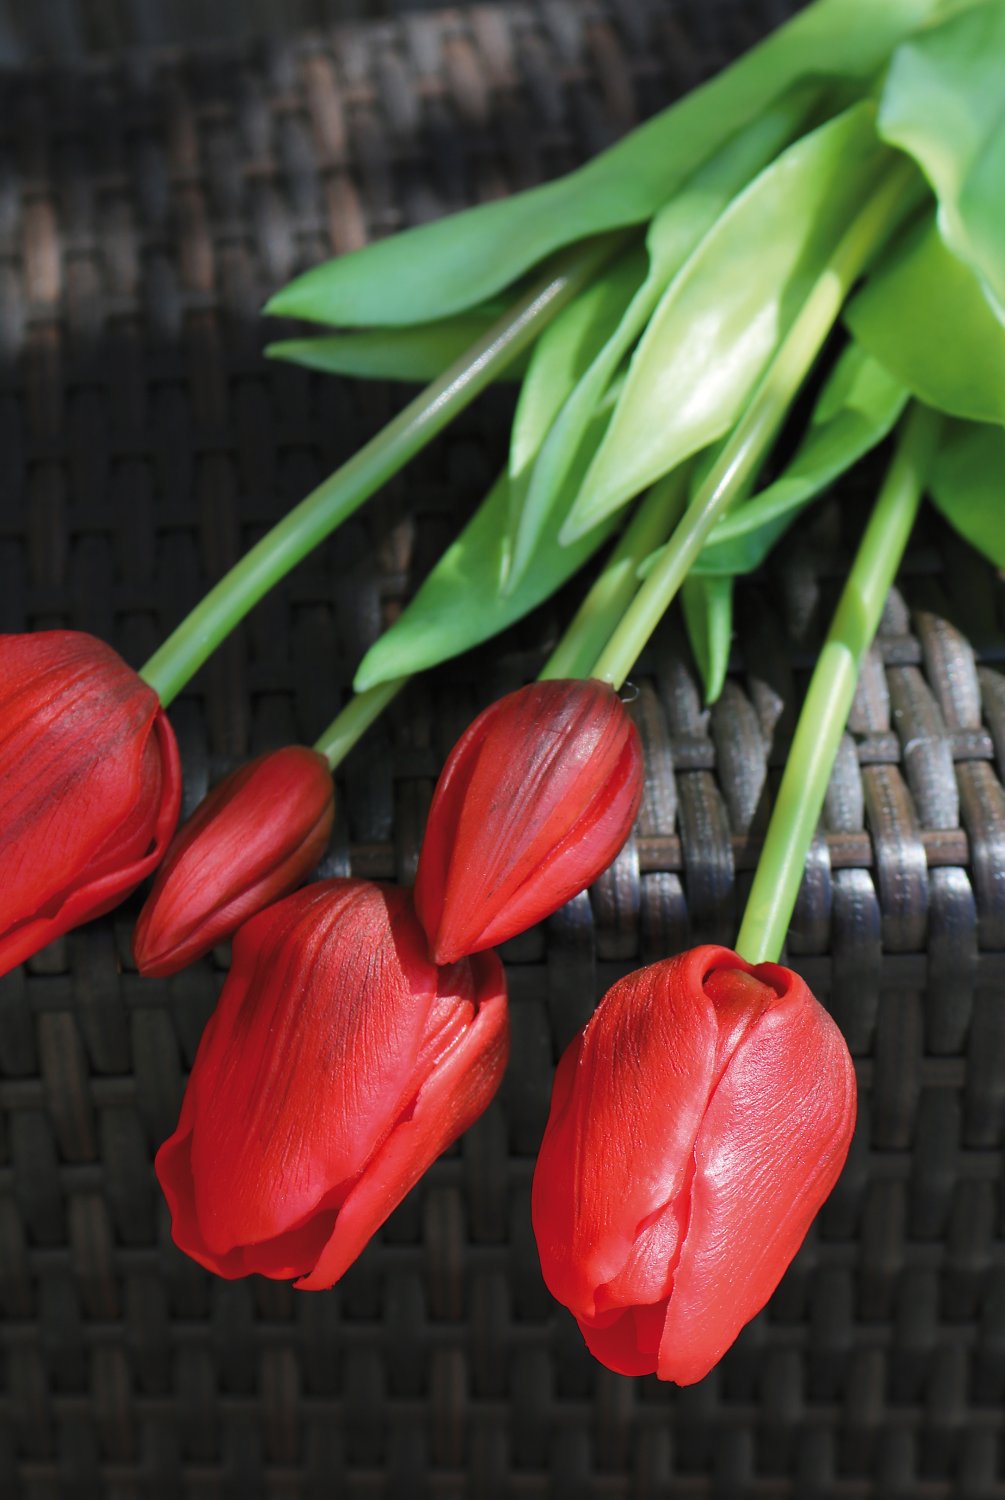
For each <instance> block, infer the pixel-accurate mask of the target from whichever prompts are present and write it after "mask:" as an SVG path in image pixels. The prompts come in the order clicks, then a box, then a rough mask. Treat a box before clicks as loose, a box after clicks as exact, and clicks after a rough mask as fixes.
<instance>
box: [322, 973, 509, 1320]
mask: <svg viewBox="0 0 1005 1500" xmlns="http://www.w3.org/2000/svg"><path fill="white" fill-rule="evenodd" d="M465 967H468V966H467V965H465ZM470 970H471V973H472V975H473V979H474V998H475V1002H476V1004H477V1013H476V1015H475V1018H474V1020H473V1022H472V1023H471V1024H470V1025H468V1026H466V1027H465V1028H464V1030H463V1031H462V1032H459V1033H455V1036H454V1039H453V1043H452V1045H451V1046H450V1049H449V1051H448V1052H447V1053H446V1054H445V1055H443V1054H442V1053H441V1054H440V1055H439V1057H438V1058H437V1059H436V1060H435V1067H433V1066H431V1071H430V1072H429V1073H428V1075H427V1077H426V1079H425V1081H424V1082H423V1084H422V1085H421V1087H420V1088H419V1091H418V1094H417V1096H416V1098H415V1101H414V1104H413V1106H412V1107H411V1109H410V1110H409V1111H408V1113H407V1114H406V1116H405V1117H404V1118H402V1119H400V1120H399V1121H398V1123H397V1124H396V1126H395V1128H394V1129H393V1130H392V1131H391V1133H390V1134H389V1135H388V1137H387V1139H386V1140H385V1142H384V1144H383V1145H382V1146H381V1147H380V1148H379V1149H378V1151H377V1152H376V1154H375V1155H374V1156H373V1158H372V1159H371V1161H370V1162H369V1163H368V1164H367V1166H366V1168H365V1170H364V1172H363V1173H362V1175H361V1177H360V1178H359V1180H358V1182H357V1183H356V1185H355V1186H354V1187H353V1188H352V1189H351V1190H350V1192H349V1194H348V1196H347V1197H346V1199H345V1201H344V1202H343V1204H342V1207H341V1209H340V1210H339V1215H338V1218H337V1219H336V1221H335V1226H334V1230H333V1232H332V1235H331V1238H330V1240H329V1241H328V1244H327V1245H326V1246H325V1248H324V1250H323V1251H322V1252H321V1255H320V1257H319V1258H318V1262H317V1264H316V1266H315V1267H314V1269H313V1270H312V1271H311V1273H310V1275H308V1276H304V1277H302V1278H301V1280H299V1281H298V1282H297V1283H296V1284H297V1286H298V1287H299V1288H300V1289H301V1290H303V1291H321V1290H323V1289H324V1288H325V1287H329V1286H332V1285H333V1284H334V1283H335V1282H336V1281H338V1280H339V1278H340V1277H341V1276H342V1275H344V1273H345V1271H346V1270H347V1269H348V1267H349V1266H350V1265H351V1264H352V1262H353V1261H354V1260H355V1259H356V1257H357V1256H358V1255H359V1253H360V1251H361V1250H362V1249H363V1248H364V1246H365V1245H366V1244H367V1242H368V1241H369V1240H370V1239H371V1237H372V1236H373V1234H374V1233H375V1232H376V1230H377V1229H379V1227H380V1225H381V1224H383V1223H384V1221H385V1219H386V1218H387V1217H388V1215H389V1214H390V1213H391V1212H392V1210H393V1209H395V1208H396V1207H397V1206H398V1204H399V1203H400V1202H401V1201H402V1199H403V1198H404V1197H405V1195H406V1194H407V1193H408V1192H409V1191H410V1190H411V1189H412V1188H413V1187H414V1185H415V1184H416V1183H417V1182H418V1180H419V1178H420V1177H421V1176H422V1174H423V1172H425V1170H426V1168H427V1167H429V1166H430V1165H431V1163H432V1162H434V1161H435V1160H436V1158H437V1157H438V1156H439V1155H440V1154H441V1153H442V1152H443V1151H445V1150H446V1148H447V1147H448V1146H449V1145H450V1144H451V1143H452V1142H453V1141H455V1140H456V1139H457V1137H458V1136H459V1135H461V1134H462V1133H463V1132H464V1131H465V1130H467V1128H468V1126H469V1125H471V1124H473V1123H474V1121H475V1120H476V1119H477V1118H478V1116H479V1115H480V1114H481V1113H482V1112H483V1111H484V1109H485V1108H486V1106H487V1105H488V1103H489V1101H490V1100H491V1099H492V1097H493V1095H494V1094H495V1091H496V1089H497V1088H498V1086H499V1082H500V1080H501V1078H502V1075H503V1071H504V1070H505V1067H506V1061H507V1057H508V1055H509V1019H508V1011H507V1005H506V978H505V975H504V973H503V968H502V965H501V964H500V962H499V960H498V959H497V958H496V956H495V954H494V953H482V954H478V955H476V956H475V957H474V958H472V959H471V960H470ZM431 1064H432V1060H431Z"/></svg>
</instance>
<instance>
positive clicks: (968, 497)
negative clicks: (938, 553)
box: [928, 422, 1005, 568]
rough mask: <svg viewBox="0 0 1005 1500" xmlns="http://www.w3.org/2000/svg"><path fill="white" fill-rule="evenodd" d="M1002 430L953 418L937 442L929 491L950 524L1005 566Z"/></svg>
mask: <svg viewBox="0 0 1005 1500" xmlns="http://www.w3.org/2000/svg"><path fill="white" fill-rule="evenodd" d="M1003 479H1005V432H1003V431H1002V429H1001V428H1000V427H991V426H989V425H988V424H987V423H980V424H977V423H973V422H951V423H948V424H947V426H946V430H945V432H944V433H943V436H942V439H941V440H940V443H939V451H938V453H937V454H936V458H935V463H934V465H933V467H932V474H931V478H930V479H929V486H928V487H929V493H930V494H931V497H932V499H933V500H934V502H935V504H936V505H937V506H938V508H939V510H940V511H941V512H942V514H943V515H944V516H945V518H946V520H947V521H948V522H949V523H950V525H951V526H955V528H956V530H957V531H958V532H959V533H960V535H961V536H962V537H965V539H966V540H967V541H968V542H969V543H970V545H971V546H972V547H976V548H977V550H978V551H979V552H983V554H984V556H985V557H986V558H988V559H989V560H990V561H991V562H992V563H994V565H995V567H996V568H1005V490H1003Z"/></svg>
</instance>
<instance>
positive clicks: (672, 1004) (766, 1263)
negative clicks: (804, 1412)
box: [533, 947, 855, 1385]
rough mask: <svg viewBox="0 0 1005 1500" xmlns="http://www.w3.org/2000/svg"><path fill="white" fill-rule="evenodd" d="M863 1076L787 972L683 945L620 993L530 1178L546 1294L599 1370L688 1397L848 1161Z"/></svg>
mask: <svg viewBox="0 0 1005 1500" xmlns="http://www.w3.org/2000/svg"><path fill="white" fill-rule="evenodd" d="M854 1123H855V1074H854V1069H853V1067H852V1062H851V1058H850V1057H849V1055H848V1049H847V1047H846V1046H845V1043H844V1040H843V1038H842V1036H841V1033H840V1032H839V1031H838V1028H837V1027H836V1026H835V1024H834V1022H833V1021H832V1020H831V1018H830V1017H829V1016H828V1014H827V1012H826V1011H825V1010H824V1009H823V1007H822V1006H820V1005H819V1004H818V1003H817V1001H816V1000H815V999H814V998H813V996H812V995H811V994H810V991H809V990H808V989H807V987H806V985H805V983H804V982H803V980H802V979H800V978H799V976H798V975H797V974H794V973H793V972H792V971H791V970H790V969H784V968H781V967H780V966H778V965H776V964H760V965H759V966H757V967H756V968H751V966H750V965H748V964H746V963H744V962H743V960H742V959H740V958H739V957H737V955H736V954H735V953H731V952H730V951H729V950H728V949H726V948H715V947H703V948H694V949H692V950H691V951H690V952H688V953H685V954H682V955H681V956H680V957H678V958H672V959H668V960H666V961H665V962H664V963H657V964H653V965H652V966H651V967H650V968H647V969H641V970H639V971H638V972H637V973H634V974H630V975H628V977H627V978H626V979H622V980H621V981H620V982H619V983H617V984H615V985H614V986H613V987H612V988H611V989H610V990H609V991H608V993H607V994H606V996H605V997H604V999H603V1000H602V1002H601V1004H600V1006H599V1008H598V1009H597V1011H596V1013H595V1014H594V1016H593V1018H592V1019H591V1020H590V1021H589V1023H588V1024H587V1025H586V1027H585V1028H584V1029H583V1031H582V1032H580V1034H579V1035H578V1036H577V1037H576V1038H575V1039H574V1040H573V1042H572V1044H571V1045H570V1047H569V1048H568V1050H567V1051H566V1052H565V1054H564V1056H563V1057H562V1060H561V1062H560V1064H559V1068H558V1073H557V1076H556V1079H555V1088H554V1094H553V1097H552V1106H551V1115H550V1118H549V1120H548V1125H547V1129H546V1130H545V1135H544V1140H543V1142H542V1145H541V1152H540V1156H539V1158H538V1162H537V1168H536V1171H535V1174H534V1187H533V1218H534V1232H535V1235H536V1237H537V1245H538V1251H539V1253H540V1257H541V1268H542V1271H543V1273H544V1279H545V1281H546V1282H547V1284H548V1287H549V1288H550V1290H551V1291H552V1293H553V1294H554V1295H555V1297H557V1298H558V1300H559V1301H560V1302H562V1303H563V1304H564V1305H565V1306H566V1307H567V1308H568V1309H569V1310H570V1312H572V1313H573V1315H574V1316H575V1318H576V1320H577V1322H578V1324H579V1327H580V1330H581V1332H582V1334H583V1337H584V1338H585V1340H586V1343H587V1345H588V1346H589V1348H590V1350H591V1351H592V1353H593V1354H594V1355H596V1357H597V1358H598V1359H599V1360H600V1361H601V1363H603V1364H605V1365H607V1366H608V1367H609V1368H610V1369H612V1370H617V1371H619V1372H620V1373H621V1374H624V1375H643V1374H649V1373H653V1372H655V1373H656V1374H657V1375H658V1376H659V1377H660V1378H661V1379H663V1380H673V1381H676V1382H677V1384H678V1385H690V1384H692V1383H693V1382H694V1381H696V1380H700V1379H701V1378H702V1377H703V1376H704V1375H706V1374H707V1373H708V1371H709V1370H710V1369H711V1368H712V1366H713V1365H714V1364H715V1363H716V1361H717V1360H718V1359H720V1358H721V1356H722V1355H723V1354H724V1353H725V1351H726V1350H727V1349H728V1348H729V1346H730V1344H731V1343H732V1342H733V1340H734V1339H735V1338H736V1336H737V1334H738V1333H739V1332H740V1329H741V1328H742V1327H743V1326H744V1324H745V1323H747V1322H748V1321H749V1320H750V1319H751V1318H752V1317H753V1316H754V1314H755V1313H757V1312H758V1311H759V1309H760V1308H761V1307H763V1306H764V1304H765V1302H766V1301H767V1300H768V1298H769V1297H770V1296H771V1294H772V1292H773V1291H774V1289H775V1287H776V1286H777V1285H778V1282H779V1281H780V1280H781V1277H782V1274H783V1272H784V1271H785V1268H786V1267H787V1266H788V1264H789V1262H790V1261H791V1260H792V1257H793V1256H794V1255H795V1253H796V1251H797V1250H798V1248H799V1246H800V1244H801V1243H802V1240H803V1237H804V1236H805V1234H806V1231H807V1229H808V1227H809V1225H810V1222H811V1220H812V1219H813V1216H814V1215H815V1214H816V1212H817V1210H818V1209H819V1208H820V1205H821V1204H822V1203H823V1201H824V1199H825V1198H826V1197H827V1194H828V1193H829V1192H830V1190H831V1188H832V1187H833V1186H834V1183H835V1181H836V1180H837V1177H838V1174H839V1173H840V1171H841V1168H842V1166H843V1164H844V1160H845V1157H846V1155H847V1152H848V1146H849V1144H850V1141H851V1136H852V1131H853V1129H854Z"/></svg>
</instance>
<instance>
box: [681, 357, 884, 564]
mask: <svg viewBox="0 0 1005 1500" xmlns="http://www.w3.org/2000/svg"><path fill="white" fill-rule="evenodd" d="M906 402H907V391H906V390H905V388H904V387H903V386H902V385H901V384H900V382H899V381H897V380H895V379H894V378H893V376H892V375H890V374H889V373H888V372H887V370H886V369H885V368H884V367H883V366H882V365H881V364H879V363H878V362H877V361H876V360H875V359H873V358H872V357H871V356H870V355H868V354H866V352H865V350H864V349H862V348H861V347H860V346H859V345H858V344H855V343H851V344H849V345H848V346H847V348H845V349H844V350H843V351H842V354H841V356H840V358H839V359H838V361H837V363H836V364H835V366H834V369H833V370H832V372H831V374H830V376H829V377H828V379H827V381H826V382H825V384H824V387H823V389H822V390H821V392H820V395H819V397H818V399H817V403H816V405H815V407H814V409H813V412H812V415H811V416H810V420H809V423H808V425H807V428H806V432H805V433H804V435H803V438H802V441H801V442H800V444H799V446H798V448H797V449H796V452H795V453H794V454H793V456H792V458H791V459H790V460H789V462H788V464H787V465H786V466H785V469H784V470H783V471H782V473H781V474H780V475H779V476H778V478H777V479H775V480H774V481H773V482H772V483H771V484H769V485H768V486H767V487H766V488H765V489H763V490H761V491H760V493H759V494H756V495H753V496H752V497H751V498H750V499H749V500H745V501H744V502H743V503H742V504H741V505H739V506H738V507H737V508H736V510H735V511H733V512H732V513H731V514H730V515H728V516H726V517H725V518H724V519H723V520H722V521H720V522H719V524H718V526H717V527H716V528H715V530H714V531H713V532H712V535H711V537H710V538H709V540H708V542H707V544H706V545H705V547H704V548H703V550H702V552H701V555H700V556H699V558H698V561H697V563H696V564H695V566H694V572H695V573H696V574H708V575H715V576H720V577H733V576H735V575H736V574H738V573H749V572H750V571H751V570H752V569H754V568H758V567H760V565H761V563H762V562H763V561H764V559H765V558H766V557H767V555H768V553H769V552H770V551H771V549H772V547H773V546H774V545H775V543H776V542H777V541H778V539H779V537H780V536H781V535H782V534H783V533H784V532H785V531H786V530H787V529H788V528H789V526H791V525H792V522H793V521H794V520H795V519H796V517H797V516H798V515H799V514H800V512H801V511H803V510H804V509H805V508H806V506H807V505H808V504H809V503H810V502H811V501H812V500H814V499H816V497H817V496H818V495H820V494H821V493H822V491H824V490H825V489H827V487H828V486H829V485H831V484H833V483H834V481H835V479H837V478H838V477H839V476H840V475H841V474H843V473H845V471H846V470H847V469H850V468H851V467H852V465H853V464H856V463H858V461H859V459H860V458H862V456H863V455H864V454H866V453H868V452H869V450H870V449H871V448H874V447H875V446H876V444H877V443H880V442H882V440H883V438H885V437H886V436H887V434H888V433H889V432H890V430H891V429H892V427H893V425H894V423H895V422H896V421H897V418H898V417H899V416H900V414H901V412H902V411H903V409H904V406H905V404H906Z"/></svg>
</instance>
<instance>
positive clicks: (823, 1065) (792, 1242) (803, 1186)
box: [658, 964, 855, 1385]
mask: <svg viewBox="0 0 1005 1500" xmlns="http://www.w3.org/2000/svg"><path fill="white" fill-rule="evenodd" d="M753 973H754V975H755V976H756V977H757V978H758V979H761V980H763V981H764V983H765V985H767V986H771V987H772V988H773V989H775V990H776V991H781V994H780V996H779V999H778V1000H777V1002H776V1003H775V1004H773V1005H771V1006H770V1007H769V1008H766V1009H765V1010H764V1011H763V1012H762V1014H761V1015H760V1016H759V1017H758V1019H757V1020H756V1022H755V1024H753V1025H752V1026H751V1027H749V1029H748V1030H747V1031H746V1032H745V1033H744V1035H743V1036H742V1038H741V1040H740V1041H739V1044H738V1045H737V1047H736V1049H735V1051H734V1052H733V1054H732V1056H731V1058H730V1060H729V1063H728V1066H727V1067H726V1068H725V1071H724V1073H723V1075H722V1078H721V1080H720V1082H719V1084H718V1086H717V1087H716V1089H715V1092H714V1094H713V1096H712V1098H711V1100H710V1102H709V1106H708V1109H707V1111H706V1114H705V1118H704V1120H703V1122H702V1127H701V1130H700V1132H699V1134H698V1139H697V1141H696V1143H695V1152H694V1155H695V1177H694V1183H693V1187H692V1193H691V1214H690V1222H689V1226H688V1230H687V1234H686V1236H685V1241H684V1246H683V1249H682V1251H681V1254H680V1258H679V1261H678V1265H677V1269H676V1274H675V1277H674V1285H673V1294H672V1296H671V1297H670V1302H669V1307H668V1310H667V1316H666V1323H665V1326H664V1332H663V1338H662V1341H661V1344H660V1353H659V1364H658V1373H659V1375H660V1377H661V1378H662V1379H664V1380H674V1381H676V1382H677V1383H678V1384H679V1385H690V1384H691V1383H692V1382H694V1381H696V1380H700V1379H701V1378H702V1377H703V1376H704V1375H706V1374H707V1373H708V1371H709V1370H710V1369H711V1368H712V1366H713V1365H714V1364H715V1363H716V1361H717V1360H718V1359H720V1358H721V1356H722V1355H723V1353H724V1352H725V1351H726V1349H727V1348H728V1347H729V1345H730V1344H731V1343H732V1342H733V1340H734V1339H735V1338H736V1336H737V1334H738V1333H739V1331H740V1329H741V1328H742V1327H743V1326H744V1324H745V1323H747V1322H749V1320H750V1319H751V1318H752V1317H754V1315H755V1314H756V1313H757V1312H758V1311H759V1310H760V1309H761V1308H762V1307H763V1306H764V1304H765V1302H766V1301H767V1300H768V1298H769V1297H770V1296H771V1294H772V1292H773V1291H774V1290H775V1287H776V1286H777V1285H778V1283H779V1281H780V1280H781V1278H782V1275H783V1274H784V1272H785V1270H786V1267H787V1266H788V1265H789V1262H790V1261H791V1260H792V1257H793V1256H794V1255H795V1253H796V1251H797V1250H798V1249H799V1246H800V1245H801V1244H802V1241H803V1238H804V1237H805V1234H806V1231H807V1229H808V1228H809V1225H810V1223H811V1221H812V1219H813V1217H814V1215H815V1214H816V1213H817V1211H818V1209H819V1208H820V1206H821V1205H822V1203H823V1202H824V1200H825V1199H826V1197H827V1195H828V1193H829V1192H830V1190H831V1188H832V1187H833V1186H834V1183H835V1182H836V1181H837V1178H838V1176H839V1174H840V1172H841V1168H842V1167H843V1165H844V1162H845V1158H846V1156H847V1154H848V1147H849V1145H850V1142H851V1137H852V1132H853V1129H854V1125H855V1071H854V1068H853V1066H852V1062H851V1058H850V1057H849V1055H848V1049H847V1047H846V1046H845V1043H844V1039H843V1038H842V1036H841V1033H840V1032H839V1030H838V1028H837V1027H836V1026H835V1024H834V1022H833V1021H832V1020H831V1018H830V1016H828V1014H827V1012H826V1011H825V1010H824V1009H823V1007H822V1006H821V1005H819V1004H818V1003H817V1001H816V1000H815V999H814V998H813V996H812V994H811V993H810V991H809V990H808V989H807V987H806V985H805V983H804V982H803V980H802V979H800V978H799V976H798V975H797V974H794V973H792V972H791V971H790V970H787V969H783V968H780V967H779V966H777V965H774V964H763V965H761V966H760V967H759V968H757V969H755V970H754V971H753ZM722 977H723V980H724V981H725V983H724V988H728V986H729V981H730V979H731V978H732V976H722Z"/></svg>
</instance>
